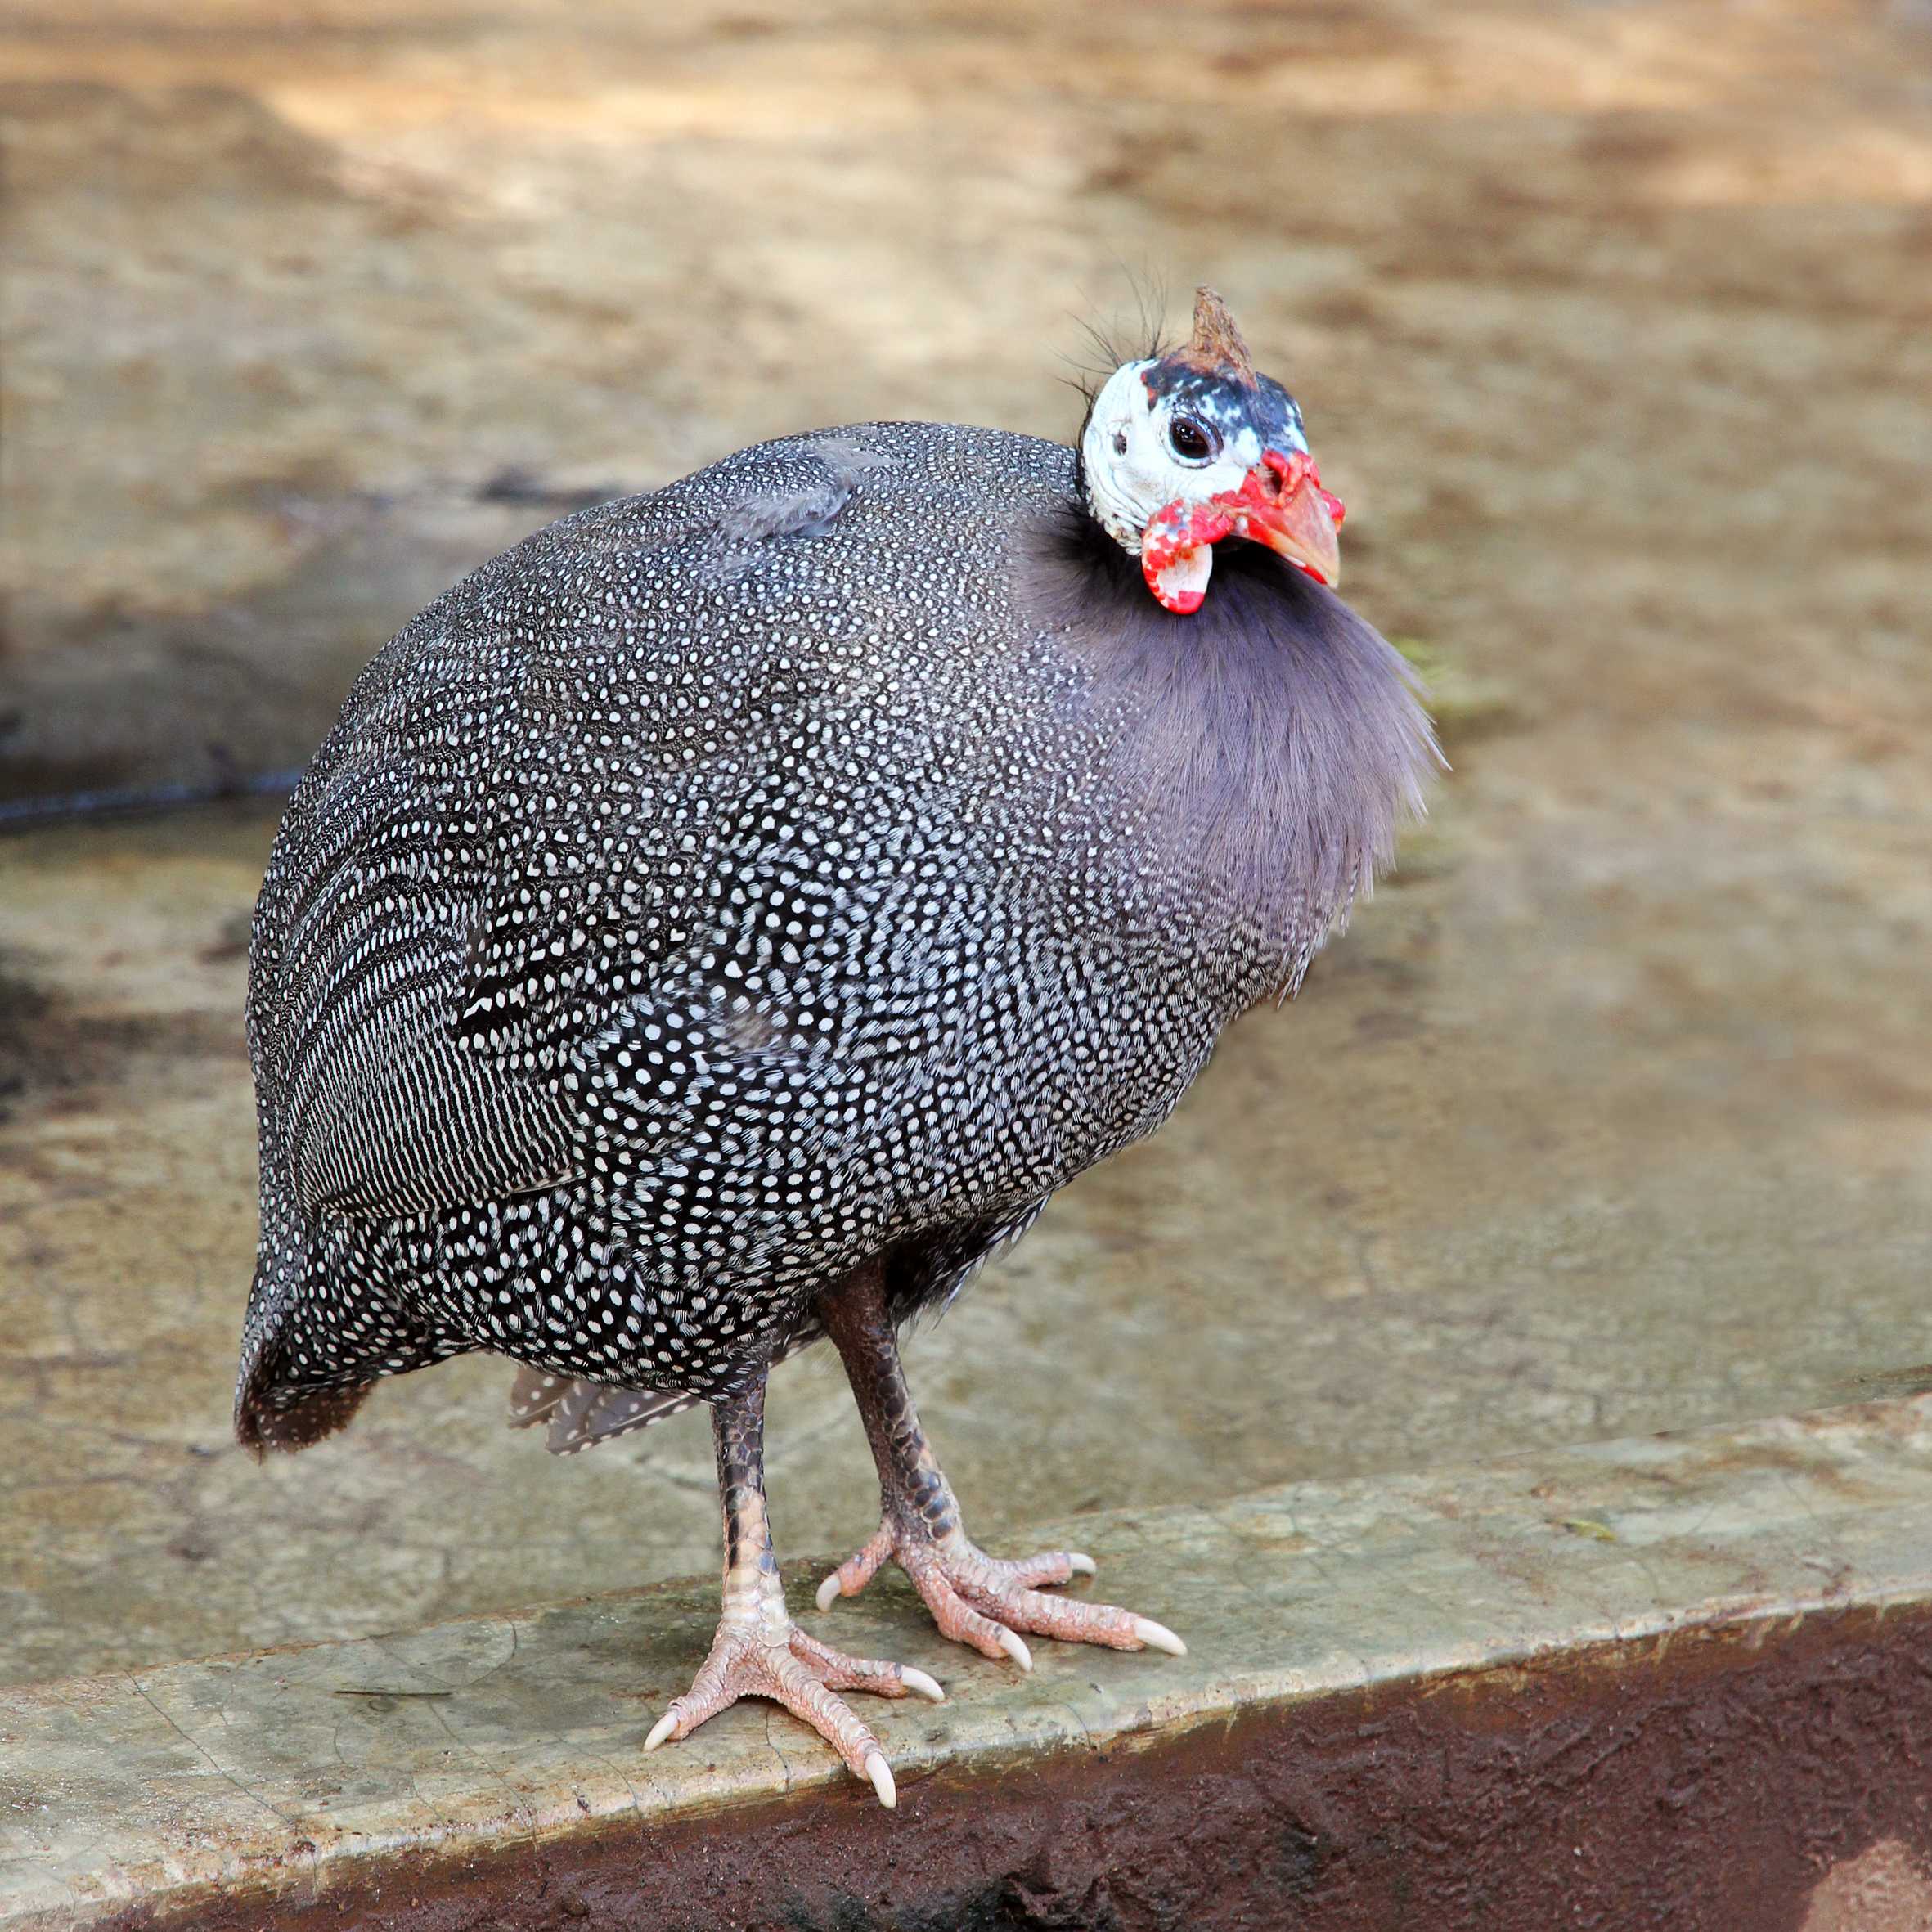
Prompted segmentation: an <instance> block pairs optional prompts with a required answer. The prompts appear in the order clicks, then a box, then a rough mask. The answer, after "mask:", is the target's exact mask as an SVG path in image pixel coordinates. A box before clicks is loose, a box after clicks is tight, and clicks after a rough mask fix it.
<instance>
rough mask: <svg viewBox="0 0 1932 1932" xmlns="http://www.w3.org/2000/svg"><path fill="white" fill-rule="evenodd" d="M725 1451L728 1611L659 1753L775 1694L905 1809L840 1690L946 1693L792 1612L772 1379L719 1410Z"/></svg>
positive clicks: (662, 1730) (669, 1717)
mask: <svg viewBox="0 0 1932 1932" xmlns="http://www.w3.org/2000/svg"><path fill="white" fill-rule="evenodd" d="M711 1433H712V1442H713V1443H714V1444H715V1445H716V1447H717V1460H718V1495H719V1498H720V1499H721V1502H722V1503H723V1505H724V1512H725V1604H724V1611H723V1614H722V1615H721V1616H720V1617H719V1619H718V1633H717V1637H716V1638H714V1639H713V1640H712V1647H711V1655H710V1656H708V1657H707V1658H706V1659H705V1660H704V1662H703V1665H701V1666H700V1667H699V1671H698V1674H697V1676H696V1677H695V1678H694V1679H693V1680H692V1683H691V1687H690V1690H688V1691H686V1692H685V1694H684V1695H683V1696H681V1697H679V1698H677V1699H676V1700H674V1701H673V1702H672V1705H671V1707H670V1709H669V1710H667V1711H666V1712H665V1713H664V1714H663V1716H662V1717H661V1718H659V1719H658V1721H657V1723H655V1724H654V1726H653V1727H652V1728H651V1733H650V1736H649V1737H647V1738H646V1739H645V1741H644V1748H645V1750H647V1751H650V1750H656V1749H657V1748H658V1746H659V1745H661V1744H662V1743H663V1741H665V1739H666V1738H667V1737H689V1736H690V1734H691V1732H694V1731H695V1730H696V1729H697V1728H698V1727H699V1725H700V1724H702V1723H703V1722H704V1720H705V1719H707V1718H709V1717H715V1716H716V1715H717V1713H718V1712H720V1711H721V1710H724V1709H725V1707H726V1705H731V1704H735V1703H736V1702H737V1701H738V1700H739V1698H740V1697H771V1698H775V1700H776V1701H778V1702H779V1703H780V1704H782V1705H784V1707H785V1709H786V1710H789V1711H790V1712H791V1714H793V1716H794V1717H798V1718H802V1719H804V1720H805V1722H806V1723H808V1724H810V1725H811V1728H812V1729H813V1730H815V1732H818V1734H819V1735H820V1737H822V1738H824V1740H825V1741H826V1742H827V1743H828V1744H829V1745H830V1746H832V1748H833V1750H835V1751H837V1752H838V1755H839V1756H840V1757H842V1759H844V1760H845V1762H846V1764H847V1768H849V1769H850V1770H851V1771H852V1772H854V1773H856V1775H857V1776H858V1777H863V1778H866V1779H869V1781H870V1782H871V1784H872V1786H873V1788H874V1790H876V1791H877V1792H878V1796H879V1802H880V1803H881V1804H884V1805H887V1807H890V1806H892V1805H893V1804H896V1803H897V1802H898V1799H897V1795H896V1791H895V1789H894V1786H893V1783H892V1767H891V1765H890V1764H887V1762H886V1755H885V1752H884V1751H883V1750H882V1749H881V1748H880V1746H879V1741H878V1739H877V1738H876V1737H874V1736H873V1735H872V1733H871V1732H869V1730H867V1729H866V1728H865V1725H863V1724H862V1723H860V1722H859V1720H858V1719H857V1718H856V1716H854V1715H853V1714H852V1712H851V1709H850V1707H849V1706H848V1705H847V1704H846V1702H845V1700H844V1699H843V1698H842V1697H840V1696H837V1695H836V1694H835V1693H837V1692H840V1691H868V1692H871V1693H872V1695H873V1696H877V1697H903V1696H905V1694H906V1692H909V1691H917V1692H919V1695H920V1696H923V1697H930V1698H931V1699H932V1701H933V1702H934V1703H936V1704H937V1703H938V1702H939V1701H941V1700H942V1699H943V1698H944V1696H945V1695H946V1693H945V1692H943V1691H941V1689H940V1687H939V1686H938V1685H937V1683H934V1682H933V1680H932V1678H929V1677H928V1676H927V1674H925V1672H924V1671H923V1670H914V1669H911V1668H910V1666H908V1665H903V1664H879V1663H874V1662H870V1661H869V1660H866V1659H865V1658H862V1657H848V1656H846V1655H845V1653H844V1652H843V1651H835V1650H833V1649H831V1648H830V1647H829V1646H827V1645H825V1644H822V1643H820V1642H819V1641H818V1639H817V1638H814V1637H808V1636H806V1633H804V1632H803V1631H802V1630H801V1629H798V1627H797V1626H796V1625H795V1624H793V1621H792V1620H791V1618H790V1617H789V1615H786V1613H785V1594H784V1585H783V1584H781V1583H780V1581H779V1575H778V1558H777V1557H776V1556H775V1554H774V1553H773V1551H772V1548H771V1517H770V1516H768V1514H767V1513H766V1507H765V1378H764V1377H763V1376H762V1375H761V1376H760V1377H758V1380H757V1382H756V1383H755V1384H754V1385H753V1387H752V1388H750V1389H749V1390H748V1391H746V1392H745V1393H744V1394H743V1395H728V1396H726V1397H725V1398H724V1399H723V1400H721V1401H718V1402H714V1403H713V1404H712V1408H711Z"/></svg>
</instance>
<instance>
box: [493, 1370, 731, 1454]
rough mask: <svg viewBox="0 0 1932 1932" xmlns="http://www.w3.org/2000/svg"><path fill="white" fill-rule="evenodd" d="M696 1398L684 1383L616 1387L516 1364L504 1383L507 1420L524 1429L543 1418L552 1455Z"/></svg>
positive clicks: (625, 1430) (658, 1418) (655, 1418)
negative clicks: (682, 1386) (679, 1386)
mask: <svg viewBox="0 0 1932 1932" xmlns="http://www.w3.org/2000/svg"><path fill="white" fill-rule="evenodd" d="M701 1400H703V1398H702V1397H701V1396H698V1395H692V1394H690V1392H689V1391H687V1390H684V1389H617V1388H613V1387H612V1386H610V1385H609V1383H608V1382H586V1381H585V1380H584V1379H583V1378H582V1377H572V1376H566V1375H551V1374H550V1373H547V1372H546V1370H544V1369H541V1368H519V1370H518V1371H517V1373H516V1380H515V1381H514V1382H512V1383H511V1384H510V1427H512V1428H513V1429H530V1428H534V1427H536V1426H537V1423H539V1422H547V1423H549V1425H550V1427H549V1430H548V1432H547V1433H546V1436H545V1437H544V1447H545V1448H546V1449H548V1450H549V1451H550V1453H551V1454H552V1455H553V1456H573V1455H575V1454H576V1453H577V1451H578V1450H579V1449H590V1448H592V1447H593V1446H595V1445H596V1444H598V1443H600V1442H608V1441H609V1440H610V1439H611V1438H612V1437H613V1436H624V1435H627V1434H629V1432H630V1431H631V1430H633V1429H643V1428H646V1427H649V1425H650V1424H651V1423H653V1422H662V1421H663V1418H665V1417H666V1416H669V1415H676V1414H677V1413H678V1412H679V1411H680V1410H681V1409H689V1408H690V1407H691V1405H692V1404H694V1403H695V1402H699V1401H701Z"/></svg>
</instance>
